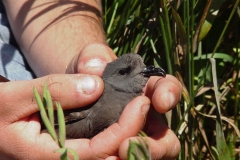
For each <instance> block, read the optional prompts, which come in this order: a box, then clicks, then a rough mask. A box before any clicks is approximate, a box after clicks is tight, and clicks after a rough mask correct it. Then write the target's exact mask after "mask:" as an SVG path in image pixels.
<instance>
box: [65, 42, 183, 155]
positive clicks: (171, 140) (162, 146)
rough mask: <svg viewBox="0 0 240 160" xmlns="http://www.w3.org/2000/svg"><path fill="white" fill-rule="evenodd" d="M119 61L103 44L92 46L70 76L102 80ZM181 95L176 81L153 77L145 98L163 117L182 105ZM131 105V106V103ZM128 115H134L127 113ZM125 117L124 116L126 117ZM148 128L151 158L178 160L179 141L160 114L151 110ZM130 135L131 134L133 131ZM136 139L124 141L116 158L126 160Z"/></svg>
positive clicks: (74, 64)
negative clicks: (129, 145)
mask: <svg viewBox="0 0 240 160" xmlns="http://www.w3.org/2000/svg"><path fill="white" fill-rule="evenodd" d="M115 58H116V56H115V55H114V53H113V51H112V50H111V49H110V48H109V47H107V46H105V45H102V44H91V45H88V46H86V47H85V48H84V49H83V50H82V51H81V52H80V54H79V55H78V56H76V57H75V58H74V59H73V60H72V62H71V63H70V65H69V66H68V69H67V73H86V74H96V75H99V76H101V74H102V72H103V70H104V68H105V65H106V64H107V63H108V62H111V61H112V60H114V59H115ZM89 62H91V63H89ZM92 62H94V63H92ZM181 92H182V85H181V84H180V82H179V81H178V80H177V79H176V78H175V77H173V76H170V75H167V76H166V77H165V78H161V77H151V78H150V79H149V81H148V84H147V86H146V87H145V90H144V94H145V96H147V97H148V98H149V99H150V100H151V103H152V105H153V106H154V108H155V110H156V111H158V112H159V113H166V112H167V111H169V110H171V109H173V108H174V107H175V106H176V104H177V103H178V102H179V101H180V98H181ZM141 98H143V97H138V99H137V100H139V102H141ZM145 98H146V97H145ZM134 100H135V99H134ZM137 100H135V101H137ZM129 105H131V103H130V104H129ZM131 107H132V108H133V107H134V106H132V105H131ZM124 113H126V114H128V115H131V114H129V113H127V112H124ZM124 113H123V114H122V116H125V115H124ZM122 116H121V117H122ZM133 117H134V116H132V118H131V119H130V120H129V123H130V122H131V121H132V120H133V119H134V118H133ZM135 118H140V117H135ZM159 119H160V120H159ZM126 121H127V120H126ZM126 125H127V124H126ZM142 125H143V124H142V121H139V122H137V123H135V127H138V128H140V129H141V126H142ZM110 127H111V126H110ZM110 127H109V128H110ZM109 128H108V129H109ZM144 128H145V132H146V133H147V135H148V136H149V137H148V138H147V139H148V142H149V146H150V148H151V155H152V158H153V159H160V158H166V159H174V158H175V157H176V156H177V155H178V153H179V151H180V144H179V140H178V139H177V137H176V135H175V134H174V133H173V131H171V130H170V129H169V128H168V127H167V125H166V124H165V122H164V120H163V119H162V117H161V116H159V115H158V117H156V112H155V111H153V109H151V111H150V113H149V115H148V117H147V121H146V125H145V127H144ZM139 131H140V130H139ZM113 132H114V131H113ZM128 132H131V130H129V131H128ZM114 133H115V132H114ZM100 134H101V133H100ZM129 134H130V133H129ZM106 135H107V134H106ZM135 136H136V134H135V135H134V136H133V137H131V138H126V139H122V140H123V141H122V142H121V145H120V148H119V149H118V148H115V150H118V153H117V152H116V151H115V152H113V153H115V154H113V157H114V158H118V156H119V157H120V158H121V159H126V158H127V157H126V156H127V148H128V144H129V139H136V137H135ZM97 137H98V135H97V136H96V137H94V139H97ZM116 137H117V136H116ZM116 140H117V138H116ZM110 155H111V154H110ZM113 157H111V158H113ZM105 158H106V157H105Z"/></svg>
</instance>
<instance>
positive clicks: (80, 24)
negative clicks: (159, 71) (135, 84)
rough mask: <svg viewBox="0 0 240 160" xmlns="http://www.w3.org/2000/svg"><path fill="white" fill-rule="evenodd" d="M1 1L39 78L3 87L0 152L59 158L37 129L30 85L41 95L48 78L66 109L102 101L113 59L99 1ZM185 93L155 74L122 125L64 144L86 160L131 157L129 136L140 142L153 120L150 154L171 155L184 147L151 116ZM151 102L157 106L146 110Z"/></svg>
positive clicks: (123, 117)
mask: <svg viewBox="0 0 240 160" xmlns="http://www.w3.org/2000/svg"><path fill="white" fill-rule="evenodd" d="M3 2H4V5H5V8H6V11H7V14H8V18H9V21H10V24H11V27H12V30H13V32H14V35H15V38H16V40H17V42H18V44H19V46H20V48H21V50H22V51H23V53H24V56H25V57H26V59H27V61H28V63H29V64H30V66H31V68H32V69H33V70H34V72H35V73H36V75H37V76H38V77H39V78H37V79H34V80H30V81H15V82H14V81H13V82H8V83H1V84H0V85H1V92H0V96H1V97H2V100H3V101H2V100H1V103H0V114H1V117H0V130H1V131H0V140H1V146H0V157H1V158H4V159H59V154H57V153H54V152H53V151H54V150H56V149H58V146H57V145H56V144H55V142H54V141H53V140H52V139H51V137H50V136H49V135H48V134H46V133H40V124H39V117H38V115H37V114H36V112H37V111H38V108H37V105H36V102H35V101H34V98H33V92H32V89H33V87H37V89H38V91H39V92H41V91H42V88H43V87H42V86H43V83H44V81H46V82H47V84H48V86H49V89H50V92H51V95H52V97H53V99H54V101H58V102H60V104H61V105H62V107H63V109H70V108H76V107H84V106H86V105H88V104H91V103H93V102H94V101H95V100H97V99H98V98H99V96H100V95H101V93H102V91H103V87H104V86H103V82H102V80H101V78H99V77H98V76H101V74H102V72H103V70H104V67H105V65H106V64H107V63H108V62H110V61H112V60H114V59H115V58H116V56H115V54H114V53H113V51H112V50H111V49H110V48H109V47H108V46H106V39H105V35H104V32H103V29H102V20H101V2H100V1H97V0H95V1H94V0H85V1H84V0H76V1H55V0H45V1H42V0H39V1H27V0H17V1H15V0H4V1H3ZM83 6H84V7H83ZM63 13H64V14H63ZM83 37H84V38H83ZM64 73H71V74H64ZM73 73H74V74H73ZM87 74H91V76H90V75H87ZM93 74H94V75H98V76H93ZM91 78H93V79H94V84H92V83H91V85H89V86H87V87H85V88H81V87H83V85H81V83H84V84H86V80H88V81H89V79H91ZM181 92H182V86H181V84H180V83H179V81H178V80H177V79H176V78H175V77H173V76H170V75H167V77H166V78H160V77H152V78H150V79H149V81H148V83H147V86H146V87H145V89H144V95H143V96H139V97H137V98H135V99H134V100H133V101H131V102H130V103H129V104H128V105H127V106H126V108H125V109H124V112H123V114H122V115H121V117H120V119H119V121H118V123H115V124H113V125H111V126H110V127H108V128H107V129H106V130H104V131H103V132H101V133H99V134H98V135H96V136H95V137H94V138H93V139H91V140H89V139H75V140H67V141H66V146H67V147H70V148H72V149H74V150H76V151H77V153H78V154H79V156H80V158H82V159H97V158H101V159H120V158H121V159H126V156H127V147H128V143H129V139H136V135H137V133H138V132H139V131H140V130H141V129H142V128H143V126H144V124H145V118H146V117H148V118H147V121H146V125H145V126H144V128H145V132H146V133H147V134H148V135H149V137H148V138H147V141H148V143H149V146H150V148H151V154H152V157H153V159H160V158H163V159H174V158H175V157H176V156H177V155H178V153H179V150H180V144H179V141H178V139H177V137H176V136H175V134H174V133H173V132H172V131H171V130H170V129H169V128H168V127H167V125H166V124H165V123H164V122H163V121H159V120H157V118H155V117H154V116H152V115H154V114H155V113H153V112H154V111H153V110H156V111H158V112H159V113H165V112H167V111H169V110H171V109H173V108H174V106H175V105H176V104H177V103H178V102H179V101H180V98H181ZM150 102H151V103H152V104H153V106H154V107H153V108H151V111H150V113H149V114H148V115H147V113H148V110H149V107H150ZM133 115H134V116H133ZM156 126H160V127H156ZM102 146H106V147H102Z"/></svg>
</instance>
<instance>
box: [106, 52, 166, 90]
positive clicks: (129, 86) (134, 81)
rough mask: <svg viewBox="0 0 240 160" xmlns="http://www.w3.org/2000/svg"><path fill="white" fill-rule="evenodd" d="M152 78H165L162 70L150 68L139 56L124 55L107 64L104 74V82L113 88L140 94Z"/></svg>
mask: <svg viewBox="0 0 240 160" xmlns="http://www.w3.org/2000/svg"><path fill="white" fill-rule="evenodd" d="M150 76H162V77H165V76H166V73H165V71H164V70H163V69H161V68H155V67H154V66H148V67H146V65H145V64H144V63H143V59H142V57H141V56H139V55H138V54H133V53H129V54H124V55H122V56H121V57H119V58H118V59H116V60H114V61H112V62H110V63H108V64H107V66H106V68H105V70H104V72H103V76H102V78H103V81H104V83H105V84H108V85H110V86H111V87H112V88H114V89H115V90H118V91H122V92H128V93H140V92H142V88H143V87H144V86H145V85H146V83H147V80H148V78H149V77H150Z"/></svg>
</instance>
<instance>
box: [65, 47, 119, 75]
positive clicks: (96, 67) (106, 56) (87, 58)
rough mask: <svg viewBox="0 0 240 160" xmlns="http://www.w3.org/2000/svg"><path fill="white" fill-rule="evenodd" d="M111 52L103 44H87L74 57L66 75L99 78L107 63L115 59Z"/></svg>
mask: <svg viewBox="0 0 240 160" xmlns="http://www.w3.org/2000/svg"><path fill="white" fill-rule="evenodd" d="M116 58H117V57H116V55H115V54H114V53H113V50H112V49H111V48H109V47H108V46H106V45H104V44H98V43H95V44H89V45H87V46H85V47H84V48H83V49H82V50H81V52H80V53H79V54H78V55H77V56H75V57H74V58H73V59H72V61H71V62H70V64H69V65H68V67H67V70H66V73H86V74H94V75H98V76H101V75H102V72H103V70H104V68H105V66H106V65H107V63H109V62H111V61H112V60H114V59H116Z"/></svg>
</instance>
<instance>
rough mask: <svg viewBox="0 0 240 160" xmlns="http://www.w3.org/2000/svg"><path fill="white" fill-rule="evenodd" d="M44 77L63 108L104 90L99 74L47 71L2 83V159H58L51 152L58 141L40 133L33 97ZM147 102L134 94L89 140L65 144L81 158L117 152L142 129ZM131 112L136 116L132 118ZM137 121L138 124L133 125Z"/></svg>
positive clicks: (78, 104) (81, 103)
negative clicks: (111, 121)
mask: <svg viewBox="0 0 240 160" xmlns="http://www.w3.org/2000/svg"><path fill="white" fill-rule="evenodd" d="M91 78H93V79H91ZM45 81H46V82H47V84H48V88H49V90H50V92H51V96H52V98H53V101H54V102H55V101H58V102H60V104H61V105H62V107H63V109H71V108H76V107H81V106H86V105H88V104H91V103H92V102H94V101H96V99H98V98H99V96H100V95H101V93H102V90H103V82H102V80H101V79H100V78H99V77H98V76H89V75H81V74H72V75H49V76H45V77H42V78H38V79H35V80H30V81H15V82H7V83H1V84H0V85H1V92H0V96H1V103H0V115H1V116H0V130H1V132H0V141H1V147H0V157H1V159H59V156H60V155H59V153H54V152H53V151H54V150H57V149H58V146H57V144H56V143H55V142H54V141H53V139H52V138H51V136H50V135H49V134H48V133H41V125H40V122H39V116H38V113H37V112H38V107H37V104H36V102H35V100H34V98H33V87H36V88H37V90H38V92H39V93H42V90H43V83H44V82H45ZM88 82H92V83H88ZM82 84H84V85H82ZM86 84H90V85H88V86H86ZM94 84H95V85H94ZM149 105H150V102H149V100H148V98H146V97H144V96H142V97H138V98H136V99H135V100H133V101H132V102H131V103H129V105H128V106H126V109H125V110H124V112H123V115H122V116H121V118H120V119H119V122H118V123H115V124H113V125H111V126H110V127H109V128H107V129H106V130H104V131H103V132H101V133H100V134H98V135H97V136H95V137H94V138H93V139H91V140H89V139H75V140H66V147H69V148H72V149H74V150H75V151H77V152H78V154H79V155H80V158H82V159H97V158H107V157H109V156H111V155H117V153H116V152H117V151H118V148H119V146H120V144H121V142H122V141H123V140H124V139H127V138H128V137H131V136H134V135H136V134H137V133H138V132H139V130H140V129H141V126H142V125H143V123H144V117H145V116H146V113H147V111H148V108H149ZM143 114H145V116H143ZM132 116H134V117H136V118H134V119H132ZM129 122H130V123H129ZM136 123H140V124H141V125H137V126H136V125H135V124H136ZM129 130H131V132H129ZM102 146H104V147H102Z"/></svg>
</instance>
